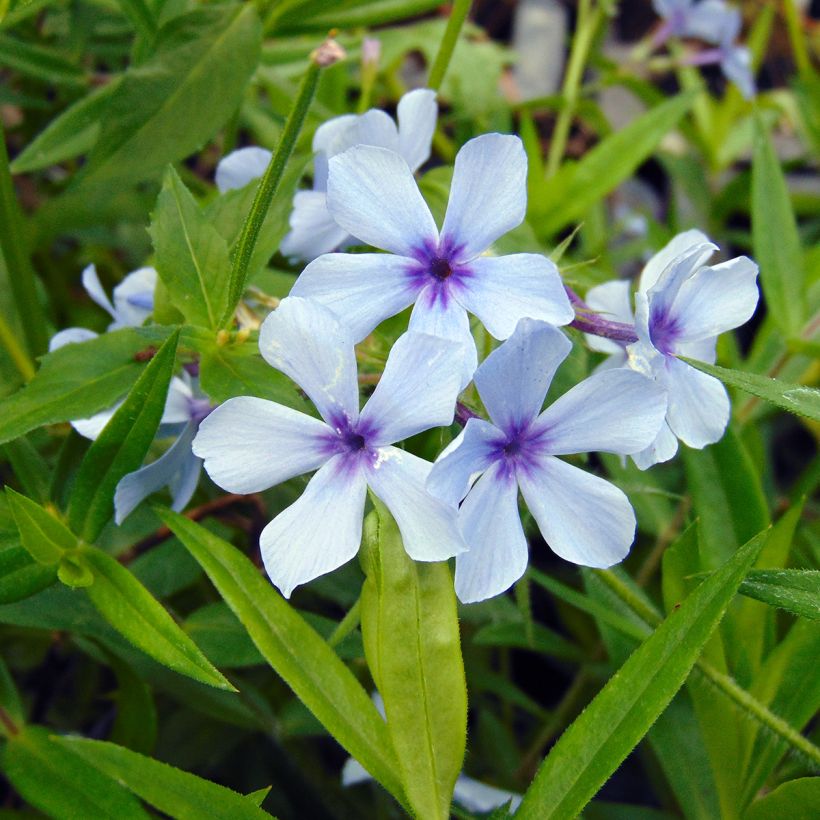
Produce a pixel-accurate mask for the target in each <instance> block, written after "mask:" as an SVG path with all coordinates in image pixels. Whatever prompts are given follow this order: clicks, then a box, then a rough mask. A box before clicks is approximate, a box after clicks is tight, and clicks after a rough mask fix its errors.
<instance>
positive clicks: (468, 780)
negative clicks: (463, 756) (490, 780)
mask: <svg viewBox="0 0 820 820" xmlns="http://www.w3.org/2000/svg"><path fill="white" fill-rule="evenodd" d="M453 800H455V801H456V803H459V804H460V805H462V806H464V808H465V809H467V810H468V811H473V812H479V813H482V814H483V813H486V812H491V811H492V810H493V809H497V808H499V807H501V806H506V805H507V804H509V807H510V809H511V810H512V811H515V810H516V809H517V808H518V807H519V806H520V805H521V801H522V800H523V798H522V797H521V795H520V794H515V793H514V792H508V791H505V790H504V789H497V788H496V787H495V786H488V785H487V784H486V783H481V782H480V781H478V780H474V779H473V778H472V777H467V775H466V774H460V775H459V776H458V779H457V780H456V786H455V789H454V790H453Z"/></svg>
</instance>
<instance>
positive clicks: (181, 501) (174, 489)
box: [169, 452, 202, 512]
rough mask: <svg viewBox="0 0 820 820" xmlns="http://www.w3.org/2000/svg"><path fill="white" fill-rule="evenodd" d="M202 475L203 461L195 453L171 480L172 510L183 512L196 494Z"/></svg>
mask: <svg viewBox="0 0 820 820" xmlns="http://www.w3.org/2000/svg"><path fill="white" fill-rule="evenodd" d="M201 475H202V459H201V458H199V457H198V456H195V455H194V454H193V452H189V453H188V457H187V458H186V459H185V461H183V463H182V466H181V467H180V468H179V470H178V472H177V474H176V475H175V476H174V477H173V479H171V484H170V487H169V489H170V490H171V509H172V510H173V511H174V512H182V511H183V510H184V509H185V508H186V507H187V506H188V502H189V501H190V500H191V498H192V497H193V494H194V493H195V492H196V488H197V484H199V477H200V476H201Z"/></svg>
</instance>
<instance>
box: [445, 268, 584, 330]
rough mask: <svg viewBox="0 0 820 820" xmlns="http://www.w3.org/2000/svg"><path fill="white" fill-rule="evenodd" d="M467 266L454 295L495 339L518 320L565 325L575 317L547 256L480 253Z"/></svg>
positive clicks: (510, 328)
mask: <svg viewBox="0 0 820 820" xmlns="http://www.w3.org/2000/svg"><path fill="white" fill-rule="evenodd" d="M469 268H470V272H471V274H472V275H471V276H469V277H468V278H466V279H465V280H464V281H463V285H462V287H461V288H460V289H459V290H458V295H457V298H458V300H459V302H461V304H462V305H464V307H466V308H467V310H469V311H470V312H471V313H474V314H475V315H476V316H478V318H479V319H481V321H482V323H483V324H484V327H486V328H487V330H489V331H490V333H491V334H492V335H493V336H495V338H496V339H506V338H508V337H509V336H511V335H512V332H513V331H514V330H515V326H516V324H518V320H519V319H524V318H529V319H540V320H541V321H543V322H549V323H550V324H553V325H566V324H569V322H571V321H572V320H573V319H574V318H575V312H574V311H573V309H572V305H570V303H569V299H568V298H567V293H566V291H565V290H564V285H563V283H562V282H561V276H560V275H559V273H558V268H556V267H555V265H554V264H553V263H552V262H551V261H550V260H549V259H547V257H546V256H541V255H540V254H536V253H514V254H510V255H509V256H481V257H479V258H478V259H474V260H473V261H472V262H470V264H469Z"/></svg>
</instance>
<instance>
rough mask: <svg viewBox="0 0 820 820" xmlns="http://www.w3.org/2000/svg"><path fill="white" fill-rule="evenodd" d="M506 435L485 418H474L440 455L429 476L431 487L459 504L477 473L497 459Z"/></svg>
mask: <svg viewBox="0 0 820 820" xmlns="http://www.w3.org/2000/svg"><path fill="white" fill-rule="evenodd" d="M503 444H504V435H503V433H501V431H500V430H498V428H496V427H494V426H493V425H492V424H490V423H489V422H488V421H484V420H483V419H470V420H469V421H468V422H467V425H466V426H465V428H464V429H463V430H462V431H461V433H460V434H459V435H458V436H457V437H456V438H454V439H453V441H451V442H450V444H448V445H447V447H446V448H445V449H444V451H443V452H442V453H441V455H440V456H439V457H438V458H437V459H436V463H435V464H434V465H433V469H432V470H431V471H430V476H429V477H428V479H427V490H428V491H429V492H430V493H432V494H433V495H434V496H435V497H436V498H440V499H441V500H442V501H444V502H445V503H446V504H450V505H451V506H453V507H457V506H458V504H459V502H460V501H461V500H462V499H463V498H464V496H465V495H467V492H468V491H469V489H470V487H471V486H472V483H473V481H475V479H476V477H477V476H478V475H479V474H480V473H482V472H483V471H484V470H486V469H487V468H488V467H489V466H490V465H491V464H492V463H493V461H494V460H495V457H496V454H497V452H498V450H499V448H500V447H502V446H503Z"/></svg>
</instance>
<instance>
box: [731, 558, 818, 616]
mask: <svg viewBox="0 0 820 820" xmlns="http://www.w3.org/2000/svg"><path fill="white" fill-rule="evenodd" d="M740 591H741V592H742V593H743V594H744V595H747V596H748V597H749V598H755V599H756V600H758V601H763V603H764V604H769V605H770V606H776V607H779V608H780V609H785V610H787V611H788V612H791V613H792V614H793V615H800V616H802V617H803V618H809V619H811V620H812V621H820V572H818V571H816V570H805V569H755V570H752V571H751V572H750V573H749V575H748V577H747V578H746V579H745V580H744V581H743V583H742V584H741V585H740Z"/></svg>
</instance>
